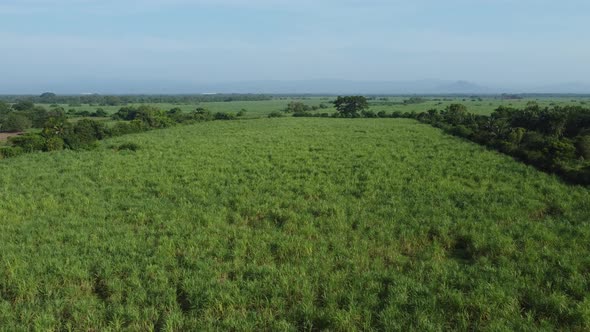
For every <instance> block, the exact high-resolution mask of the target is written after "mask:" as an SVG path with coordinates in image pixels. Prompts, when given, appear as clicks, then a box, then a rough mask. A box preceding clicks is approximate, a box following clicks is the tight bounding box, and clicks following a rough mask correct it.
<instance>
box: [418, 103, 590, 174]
mask: <svg viewBox="0 0 590 332" xmlns="http://www.w3.org/2000/svg"><path fill="white" fill-rule="evenodd" d="M416 119H418V120H420V121H422V122H426V123H430V124H432V125H434V126H437V127H440V128H443V129H445V130H446V131H447V132H450V133H452V134H454V135H457V136H461V137H464V138H468V139H470V140H472V141H475V142H478V143H480V144H484V145H486V146H489V147H492V148H494V149H497V150H499V151H502V152H504V153H507V154H509V155H511V156H514V157H516V158H518V159H520V160H523V161H525V162H527V163H529V164H532V165H534V166H536V167H538V168H540V169H543V170H546V171H550V172H555V173H557V174H559V175H561V176H562V177H563V178H564V179H566V180H568V181H570V182H573V183H578V184H586V185H590V109H588V108H583V107H581V106H566V107H552V108H548V107H546V108H541V107H539V105H538V104H536V103H534V102H531V103H529V105H528V106H527V107H526V108H524V109H515V108H509V107H499V108H498V109H496V110H495V111H494V112H493V113H492V114H491V115H490V116H485V115H476V114H473V113H469V112H468V111H467V108H466V107H465V106H463V105H460V104H454V105H451V106H449V107H447V108H446V109H445V110H444V111H442V112H439V111H437V110H431V111H429V112H425V113H420V114H417V115H416Z"/></svg>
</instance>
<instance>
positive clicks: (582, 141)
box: [576, 135, 590, 160]
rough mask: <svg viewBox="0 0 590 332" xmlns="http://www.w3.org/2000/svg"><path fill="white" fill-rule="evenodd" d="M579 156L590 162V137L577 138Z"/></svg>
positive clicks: (581, 136)
mask: <svg viewBox="0 0 590 332" xmlns="http://www.w3.org/2000/svg"><path fill="white" fill-rule="evenodd" d="M576 151H577V153H578V156H580V157H583V158H584V159H586V160H590V135H580V136H578V137H577V138H576Z"/></svg>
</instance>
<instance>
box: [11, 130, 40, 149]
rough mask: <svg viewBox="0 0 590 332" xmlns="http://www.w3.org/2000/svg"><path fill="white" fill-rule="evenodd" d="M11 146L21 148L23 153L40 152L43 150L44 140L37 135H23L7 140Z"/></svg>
mask: <svg viewBox="0 0 590 332" xmlns="http://www.w3.org/2000/svg"><path fill="white" fill-rule="evenodd" d="M8 142H9V143H10V144H11V145H12V146H16V147H19V148H21V149H22V150H23V151H24V152H33V151H42V150H44V149H45V139H44V138H43V136H41V135H39V134H25V135H19V136H13V137H10V138H9V139H8Z"/></svg>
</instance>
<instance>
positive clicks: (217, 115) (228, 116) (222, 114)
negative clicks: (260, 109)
mask: <svg viewBox="0 0 590 332" xmlns="http://www.w3.org/2000/svg"><path fill="white" fill-rule="evenodd" d="M213 118H214V119H215V120H233V119H234V118H235V116H234V115H233V114H230V113H225V112H217V113H215V115H214V116H213Z"/></svg>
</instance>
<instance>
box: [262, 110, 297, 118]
mask: <svg viewBox="0 0 590 332" xmlns="http://www.w3.org/2000/svg"><path fill="white" fill-rule="evenodd" d="M298 113H302V112H295V114H298ZM282 116H283V114H282V113H281V112H278V111H273V112H270V114H268V117H269V118H280V117H282Z"/></svg>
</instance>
